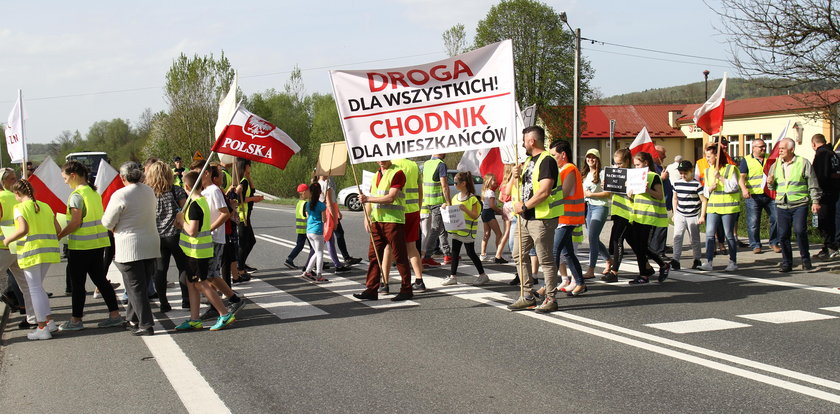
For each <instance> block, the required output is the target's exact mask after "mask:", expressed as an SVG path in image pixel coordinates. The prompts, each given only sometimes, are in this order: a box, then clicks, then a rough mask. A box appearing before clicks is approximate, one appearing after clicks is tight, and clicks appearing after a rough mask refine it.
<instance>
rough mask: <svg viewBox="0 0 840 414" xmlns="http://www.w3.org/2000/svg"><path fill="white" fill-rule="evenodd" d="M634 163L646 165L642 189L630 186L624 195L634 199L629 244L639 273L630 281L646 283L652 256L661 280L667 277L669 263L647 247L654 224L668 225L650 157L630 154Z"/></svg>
mask: <svg viewBox="0 0 840 414" xmlns="http://www.w3.org/2000/svg"><path fill="white" fill-rule="evenodd" d="M633 165H634V166H635V167H636V168H647V169H648V173H647V185H646V188H645V191H644V192H641V193H639V194H633V192H632V191H630V190H629V189H628V190H627V196H628V197H629V198H631V199H632V200H633V225H632V227H631V228H632V230H631V232H630V233H631V235H630V240H631V242H630V247H632V248H633V252H634V253H635V254H636V261H637V262H638V264H639V276H638V277H636V278H635V279H634V280H631V281H630V283H633V284H641V283H648V281H649V279H648V278H650V277H651V276H653V275H654V274H655V272H654V270H653V268H652V267H650V263H648V259H652V260H653V261H654V262H656V264H658V265H659V279H658V281H659V282H660V283H662V282H664V281H665V279H667V278H668V273H669V272H670V271H671V263H670V262H669V261H668V262H666V261H665V260H663V259H662V256H660V255H659V254H658V253H657V252H655V251H653V250H651V249H650V236H651V232H652V231H653V228H654V227H668V211H667V210H666V209H665V194H664V189H663V185H662V179H661V178H660V177H659V174H657V173H655V172H653V156H651V155H650V154H648V153H646V152H640V153H637V154H636V156H635V157H633Z"/></svg>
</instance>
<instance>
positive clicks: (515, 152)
mask: <svg viewBox="0 0 840 414" xmlns="http://www.w3.org/2000/svg"><path fill="white" fill-rule="evenodd" d="M535 110H536V109H535ZM522 142H525V140H524V139H523V140H522ZM543 145H545V144H543ZM513 158H514V160H513V162H514V165H519V145H516V142H514V144H513ZM555 184H556V183H555ZM515 185H516V198H518V199H519V201H520V202H522V174H517V175H516V184H515ZM511 193H513V189H511ZM523 205H524V203H523ZM513 214H514V215H519V213H517V212H516V211H514V212H513ZM522 224H523V223H522V216H521V215H520V216H519V217H517V218H516V238H517V239H518V240H517V241H518V242H519V243H517V244H518V245H519V265H518V267H517V271H518V273H519V297H525V272H523V271H522V270H523V269H525V268H524V266H523V265H522V262H523V260H524V258H523V257H522ZM530 265H531V263H530V258H529V262H528V264H527V266H530ZM545 293H546V294H548V292H545Z"/></svg>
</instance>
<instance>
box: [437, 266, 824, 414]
mask: <svg viewBox="0 0 840 414" xmlns="http://www.w3.org/2000/svg"><path fill="white" fill-rule="evenodd" d="M423 279H424V280H426V277H424V278H423ZM441 281H442V279H441V278H439V277H437V276H429V277H428V280H427V281H426V286H427V287H429V288H433V289H435V290H436V291H441V292H444V293H450V292H452V293H458V297H459V298H462V299H467V300H471V301H474V302H478V303H483V304H486V305H490V306H492V307H495V308H497V309H503V310H505V311H507V303H509V302H510V299H509V298H507V297H504V298H503V303H499V302H498V301H496V300H495V299H497V298H499V295H500V294H499V293H497V292H493V291H488V290H486V289H482V288H480V287H472V286H463V285H455V286H453V287H457V288H458V289H457V290H455V289H450V290H447V287H446V286H440V282H441ZM501 296H505V295H501ZM518 314H519V315H522V316H526V317H530V318H534V319H538V320H541V321H544V322H548V323H551V324H554V325H559V326H563V327H566V328H570V329H574V330H576V331H580V332H584V333H588V334H591V335H595V336H598V337H601V338H604V339H608V340H611V341H615V342H619V343H622V344H625V345H630V346H633V347H636V348H640V349H644V350H646V351H653V352H656V353H658V354H661V355H665V356H669V357H672V358H676V359H680V360H683V361H686V362H691V363H694V364H697V365H700V366H703V367H707V368H712V369H715V370H718V371H722V372H726V373H729V374H732V375H736V376H739V377H742V378H747V379H751V380H754V381H758V382H761V383H764V384H768V385H772V386H776V387H779V388H783V389H786V390H790V391H794V392H798V393H801V394H805V395H809V396H812V397H815V398H819V399H822V400H826V401H830V402H833V403H837V404H840V395H837V394H832V393H829V392H825V391H822V390H819V389H816V388H811V387H807V386H804V385H801V384H797V383H794V382H790V381H786V380H782V379H778V378H774V377H771V376H768V375H765V374H760V373H757V372H753V371H749V370H747V369H743V368H738V367H734V366H732V365H727V364H724V363H721V362H717V361H713V360H710V359H706V358H701V357H699V356H696V355H691V354H688V353H685V352H681V351H677V350H673V349H669V348H665V347H663V346H659V345H655V344H651V343H649V342H643V341H640V340H636V339H632V338H628V337H625V336H621V335H618V334H615V333H611V332H607V331H604V330H600V329H596V328H594V327H590V326H586V325H583V324H580V323H575V322H571V321H568V320H563V319H574V320H578V321H579V322H586V323H589V324H590V325H603V326H602V327H610V329H611V330H614V331H620V332H621V333H624V334H630V335H632V336H636V337H640V338H643V339H646V340H652V341H653V342H660V343H663V344H665V345H668V346H671V347H676V348H683V349H685V350H688V351H691V352H695V353H699V354H701V355H706V356H711V357H715V358H718V359H722V360H724V361H727V362H735V363H738V364H740V365H744V366H747V367H750V368H757V369H762V370H764V371H767V372H771V373H774V374H778V375H784V376H787V377H789V378H792V379H795V380H799V381H804V382H810V383H812V384H815V385H819V386H823V387H827V388H832V389H836V390H840V383H837V382H834V381H830V380H826V379H822V378H817V377H813V376H811V375H807V374H802V373H799V372H795V371H790V370H787V369H784V368H779V367H775V366H771V365H766V364H762V363H759V362H755V361H750V360H747V359H744V358H739V357H735V356H732V355H727V354H723V353H720V352H716V351H711V350H707V349H705V348H701V347H696V346H693V345H688V344H683V343H680V342H677V341H672V340H668V339H665V338H659V337H656V336H654V335H649V334H644V333H642V332H636V331H632V330H630V329H626V328H621V327H618V326H614V325H609V324H605V323H603V322H598V321H594V320H591V319H587V318H582V317H578V316H574V315H571V314H568V313H565V312H555V313H553V314H551V315H545V314H539V313H536V312H532V311H524V312H518ZM561 318H563V319H561ZM675 345H676V346H675Z"/></svg>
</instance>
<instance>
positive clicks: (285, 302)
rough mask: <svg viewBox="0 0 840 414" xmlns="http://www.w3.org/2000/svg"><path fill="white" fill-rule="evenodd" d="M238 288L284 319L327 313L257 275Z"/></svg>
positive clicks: (254, 301) (237, 288)
mask: <svg viewBox="0 0 840 414" xmlns="http://www.w3.org/2000/svg"><path fill="white" fill-rule="evenodd" d="M236 290H237V291H241V292H242V293H243V294H244V295H245V298H246V299H248V300H250V301H251V302H253V303H255V304H256V305H257V306H259V307H261V308H263V309H265V310H267V311H269V312H271V313H272V314H274V316H277V317H278V318H280V319H283V320H285V319H296V318H308V317H312V316H321V315H326V314H327V312H324V311H323V310H321V309H320V308H318V307H316V306H315V305H312V304H310V303H308V302H305V301H302V300H300V299H298V298H296V297H294V296H292V295H290V294H289V293H286V292H285V291H283V290H281V289H279V288H277V287H275V286H273V285H271V284H269V283H267V282H265V281H263V280H260V279H259V278H256V277H251V281H250V282H248V283H246V284H242V285H237V286H236Z"/></svg>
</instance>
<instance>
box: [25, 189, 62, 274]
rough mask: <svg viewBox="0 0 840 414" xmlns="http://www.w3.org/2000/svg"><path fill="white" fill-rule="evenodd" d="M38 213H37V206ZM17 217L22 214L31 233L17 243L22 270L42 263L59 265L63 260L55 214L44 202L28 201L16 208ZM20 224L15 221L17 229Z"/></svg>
mask: <svg viewBox="0 0 840 414" xmlns="http://www.w3.org/2000/svg"><path fill="white" fill-rule="evenodd" d="M36 203H37V204H38V208H39V210H38V212H37V213H36V212H35V204H36ZM15 212H16V215H17V214H20V216H21V217H23V219H24V220H26V225H27V226H28V227H29V232H28V233H27V234H26V236H24V238H23V239H21V240H18V241H17V260H18V266H20V268H21V269H26V268H28V267H32V266H35V265H38V264H42V263H58V262H59V261H60V260H61V256H60V250H59V248H58V237H57V235H56V232H55V214H53V211H52V209H50V206H48V205H47V203H44V202H43V201H32V200H27V201H24V202H22V203H18V205H16V206H15ZM19 227H20V224H19V223H18V222H17V220H15V228H17V229H18V230H19Z"/></svg>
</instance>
